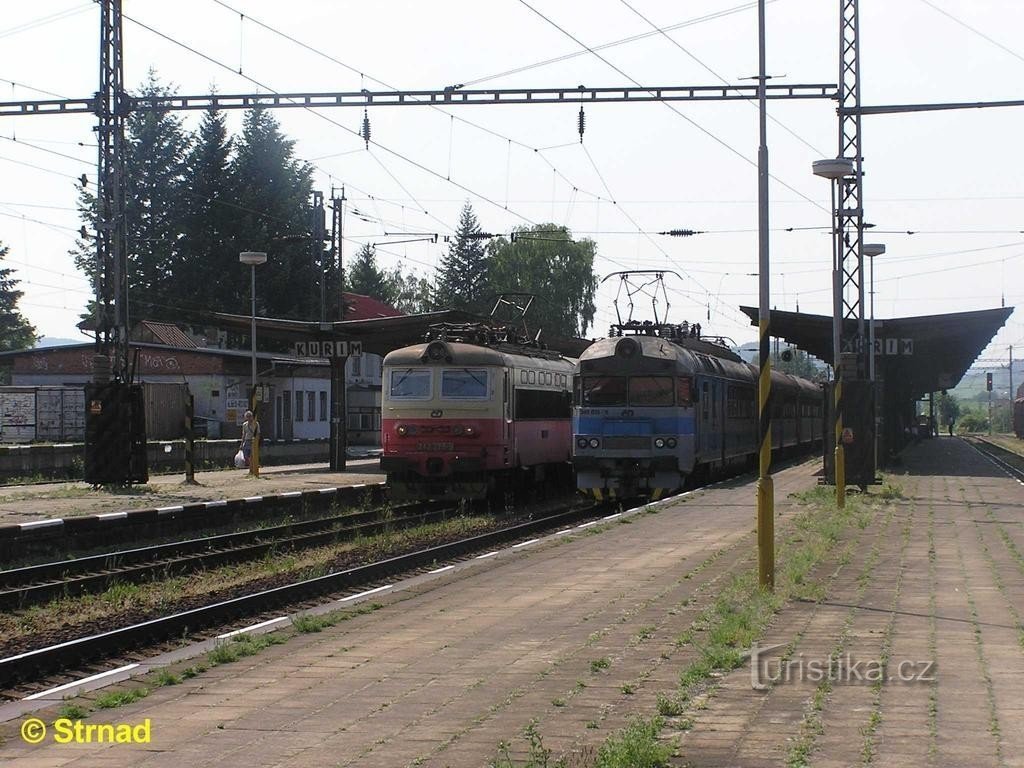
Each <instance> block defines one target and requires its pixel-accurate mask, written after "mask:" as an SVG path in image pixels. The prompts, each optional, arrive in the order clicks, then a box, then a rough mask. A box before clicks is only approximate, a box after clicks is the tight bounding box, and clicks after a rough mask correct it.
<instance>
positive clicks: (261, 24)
mask: <svg viewBox="0 0 1024 768" xmlns="http://www.w3.org/2000/svg"><path fill="white" fill-rule="evenodd" d="M212 2H214V3H216V4H217V5H219V6H221V7H222V8H225V9H227V10H228V11H231V12H232V13H241V11H239V10H237V9H236V8H233V7H232V6H230V5H228V4H227V3H226V2H223V0H212ZM246 18H247V19H248V20H249V21H250V22H251V23H253V24H256V25H257V26H259V27H262V28H263V29H265V30H267V31H268V32H270V33H271V34H275V35H278V36H279V37H282V38H284V39H285V40H287V41H289V42H291V43H294V44H295V45H297V46H299V47H300V48H302V49H303V50H305V51H308V52H309V53H312V54H315V55H317V56H320V57H322V58H324V59H326V60H327V61H330V62H332V63H334V64H337V65H338V66H340V67H342V68H344V69H346V70H348V71H349V72H351V73H353V74H356V75H359V77H360V79H361V80H369V81H371V82H373V83H377V84H378V85H380V86H382V87H384V88H388V89H390V90H398V88H396V87H395V86H394V85H392V84H390V83H388V82H386V81H384V80H381V79H380V78H378V77H374V76H372V75H369V74H367V73H366V72H365V71H364V70H362V69H360V68H358V67H355V66H353V65H351V64H348V63H346V62H344V61H342V60H341V59H338V58H337V57H335V56H332V55H331V54H329V53H326V52H325V51H322V50H320V49H319V48H316V47H314V46H312V45H310V44H309V43H306V42H304V41H302V40H299V39H298V38H296V37H293V36H292V35H289V34H287V33H286V32H282V31H281V30H279V29H277V28H276V27H274V26H272V25H270V24H268V23H267V22H264V21H260V20H259V19H256V18H253V17H252V16H247V17H246ZM236 74H237V73H236ZM463 87H464V86H463ZM410 101H422V100H420V99H415V98H413V97H411V98H410ZM423 103H424V104H425V106H428V107H430V109H432V110H434V111H435V112H437V113H439V114H442V115H445V116H446V117H448V118H449V119H450V120H451V121H453V122H454V121H458V122H460V123H463V124H465V125H468V126H471V127H473V128H476V129H477V130H479V131H483V132H484V133H486V134H489V135H490V136H493V137H495V138H497V139H500V140H502V141H507V142H509V143H510V144H514V145H515V146H517V147H519V148H521V149H524V150H529V151H531V152H534V153H537V154H538V155H539V156H540V158H541V160H543V161H544V162H545V163H547V164H548V165H549V166H550V167H551V168H552V169H553V170H555V172H556V173H557V174H558V175H559V177H560V178H562V179H564V180H565V181H566V183H568V184H569V185H570V186H574V187H575V186H578V185H576V184H573V183H572V182H571V181H569V180H568V179H567V178H566V177H565V175H564V174H562V172H561V171H559V170H558V169H556V168H555V166H554V165H552V163H551V161H550V160H548V159H547V158H546V157H544V156H543V155H541V154H540V153H541V152H543V151H544V150H543V149H541V148H538V147H533V146H530V145H529V144H526V143H524V142H521V141H518V140H516V139H513V138H511V137H510V136H506V135H504V134H502V133H500V132H498V131H495V130H493V129H491V128H488V127H487V126H484V125H480V124H479V123H475V122H473V121H472V120H467V119H466V118H464V117H461V116H459V115H455V114H453V113H451V112H449V111H447V110H445V109H443V108H441V107H439V106H438V105H436V104H430V103H428V102H423ZM449 161H450V158H449ZM450 167H451V163H450V162H449V173H448V174H446V176H445V180H447V181H451V178H450V177H451V172H450ZM584 192H585V190H584ZM586 194H591V193H586Z"/></svg>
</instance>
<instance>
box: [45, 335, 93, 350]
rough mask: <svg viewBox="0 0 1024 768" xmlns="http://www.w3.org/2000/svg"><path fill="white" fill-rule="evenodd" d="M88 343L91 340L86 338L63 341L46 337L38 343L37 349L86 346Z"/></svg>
mask: <svg viewBox="0 0 1024 768" xmlns="http://www.w3.org/2000/svg"><path fill="white" fill-rule="evenodd" d="M88 341H89V339H88V338H86V337H85V336H83V337H82V338H80V339H61V338H57V337H55V336H44V337H43V338H41V339H40V340H39V341H37V342H36V346H35V348H36V349H40V348H42V347H64V346H67V345H68V344H85V343H87V342H88Z"/></svg>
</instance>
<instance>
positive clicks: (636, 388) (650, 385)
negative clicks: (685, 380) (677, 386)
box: [629, 376, 674, 406]
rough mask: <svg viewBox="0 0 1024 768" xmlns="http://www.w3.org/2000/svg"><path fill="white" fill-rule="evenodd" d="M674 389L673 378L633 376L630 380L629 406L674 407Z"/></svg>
mask: <svg viewBox="0 0 1024 768" xmlns="http://www.w3.org/2000/svg"><path fill="white" fill-rule="evenodd" d="M673 389H674V386H673V383H672V377H671V376H631V377H630V379H629V404H630V405H637V406H645V405H672V403H673V396H672V390H673Z"/></svg>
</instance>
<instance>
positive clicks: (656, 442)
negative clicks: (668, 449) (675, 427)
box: [654, 437, 665, 448]
mask: <svg viewBox="0 0 1024 768" xmlns="http://www.w3.org/2000/svg"><path fill="white" fill-rule="evenodd" d="M654 447H655V448H664V447H665V440H664V438H661V437H659V438H656V439H655V440H654Z"/></svg>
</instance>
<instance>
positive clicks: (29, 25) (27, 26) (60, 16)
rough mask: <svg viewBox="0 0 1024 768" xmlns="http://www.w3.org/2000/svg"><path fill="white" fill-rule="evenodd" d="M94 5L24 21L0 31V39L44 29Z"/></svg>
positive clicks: (80, 6) (77, 6)
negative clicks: (40, 28)
mask: <svg viewBox="0 0 1024 768" xmlns="http://www.w3.org/2000/svg"><path fill="white" fill-rule="evenodd" d="M94 5H95V3H86V4H85V5H76V6H73V7H71V8H65V9H64V10H63V11H57V12H56V13H51V14H49V15H48V16H42V17H40V18H38V19H33V20H32V21H26V22H24V23H22V24H18V25H16V26H13V27H8V28H7V29H0V38H4V37H10V36H11V35H17V34H19V33H21V32H28V31H30V30H33V29H37V28H39V27H44V26H46V25H47V24H52V23H54V22H56V21H63V20H64V19H67V18H69V17H71V16H75V15H77V14H79V13H82V12H83V11H86V10H88V9H90V8H92V7H93V6H94ZM58 98H64V97H63V96H59V97H58Z"/></svg>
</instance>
